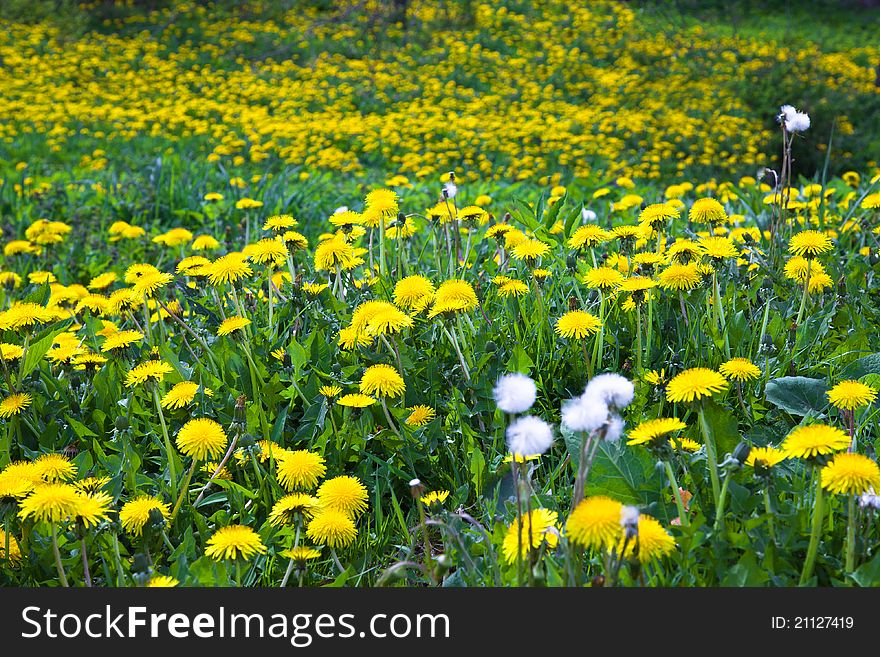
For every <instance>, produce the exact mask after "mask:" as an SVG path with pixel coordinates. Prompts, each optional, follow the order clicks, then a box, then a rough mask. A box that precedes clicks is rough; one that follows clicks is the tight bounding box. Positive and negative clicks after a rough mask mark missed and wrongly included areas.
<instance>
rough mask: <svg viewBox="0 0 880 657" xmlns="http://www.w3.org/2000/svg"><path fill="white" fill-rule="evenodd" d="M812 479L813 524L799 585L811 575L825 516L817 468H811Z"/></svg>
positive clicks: (802, 584)
mask: <svg viewBox="0 0 880 657" xmlns="http://www.w3.org/2000/svg"><path fill="white" fill-rule="evenodd" d="M813 479H814V481H815V482H816V501H815V503H814V504H813V526H812V529H811V531H810V545H809V547H808V548H807V557H806V559H804V569H803V570H802V571H801V579H800V583H799V585H800V586H804V585H805V584H806V583H807V582H808V581H809V580H810V578H811V577H812V576H813V566H814V565H815V564H816V554H817V553H818V551H819V537H820V535H821V533H822V519H823V518H824V516H825V500H824V497H823V494H822V485H821V482H820V481H819V469H818V468H814V469H813Z"/></svg>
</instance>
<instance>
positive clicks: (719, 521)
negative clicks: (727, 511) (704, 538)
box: [712, 470, 733, 532]
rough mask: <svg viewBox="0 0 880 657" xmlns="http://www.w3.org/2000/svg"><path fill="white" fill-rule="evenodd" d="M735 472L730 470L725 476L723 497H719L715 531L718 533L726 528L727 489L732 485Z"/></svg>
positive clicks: (722, 487)
mask: <svg viewBox="0 0 880 657" xmlns="http://www.w3.org/2000/svg"><path fill="white" fill-rule="evenodd" d="M732 472H733V471H732V470H728V471H727V474H725V475H724V484H723V485H722V486H721V495H720V496H719V497H718V508H717V509H716V511H715V524H714V525H713V527H712V528H713V529H714V530H715V531H716V532H717V531H718V530H720V529H721V528H722V527H723V526H724V503H725V502H726V501H727V487H728V485H729V484H730V475H731V473H732Z"/></svg>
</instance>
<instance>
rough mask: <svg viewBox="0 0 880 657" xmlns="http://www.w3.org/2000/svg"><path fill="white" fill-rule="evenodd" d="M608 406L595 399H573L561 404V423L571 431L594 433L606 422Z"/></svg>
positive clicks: (583, 397)
mask: <svg viewBox="0 0 880 657" xmlns="http://www.w3.org/2000/svg"><path fill="white" fill-rule="evenodd" d="M608 413H609V411H608V404H606V403H605V402H604V401H602V400H601V399H597V398H595V397H585V396H583V395H582V396H580V397H575V398H574V399H569V400H568V401H566V402H565V403H563V404H562V423H563V424H564V425H565V426H566V427H567V428H568V429H570V430H571V431H595V430H596V429H599V428H600V427H602V426H603V425H605V424H606V423H607V422H608Z"/></svg>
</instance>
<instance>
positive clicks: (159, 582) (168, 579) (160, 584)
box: [147, 575, 180, 588]
mask: <svg viewBox="0 0 880 657" xmlns="http://www.w3.org/2000/svg"><path fill="white" fill-rule="evenodd" d="M179 585H180V582H179V581H178V580H176V579H175V578H173V577H172V576H171V575H153V576H152V577H151V578H150V580H149V581H148V582H147V587H148V588H174V587H175V586H179Z"/></svg>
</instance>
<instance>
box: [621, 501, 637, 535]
mask: <svg viewBox="0 0 880 657" xmlns="http://www.w3.org/2000/svg"><path fill="white" fill-rule="evenodd" d="M620 526H621V527H623V528H624V529H626V528H627V527H638V526H639V508H638V507H636V506H628V505H626V504H624V505H623V506H622V507H621V508H620Z"/></svg>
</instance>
